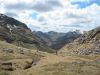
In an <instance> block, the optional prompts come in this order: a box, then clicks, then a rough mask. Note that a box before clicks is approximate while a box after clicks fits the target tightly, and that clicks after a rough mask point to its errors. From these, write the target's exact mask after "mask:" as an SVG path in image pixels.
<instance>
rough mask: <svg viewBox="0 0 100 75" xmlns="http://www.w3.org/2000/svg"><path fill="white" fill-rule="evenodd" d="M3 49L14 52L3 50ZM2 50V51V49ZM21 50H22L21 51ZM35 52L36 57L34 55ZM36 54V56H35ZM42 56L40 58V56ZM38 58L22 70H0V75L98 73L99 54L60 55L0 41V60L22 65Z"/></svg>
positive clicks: (75, 74) (99, 70)
mask: <svg viewBox="0 0 100 75" xmlns="http://www.w3.org/2000/svg"><path fill="white" fill-rule="evenodd" d="M5 49H9V50H13V51H14V52H8V51H5ZM3 50H4V51H3ZM22 50H23V51H22ZM35 54H36V57H35V56H34V55H35ZM37 56H38V58H37ZM40 57H42V58H40ZM34 58H35V59H36V60H37V59H39V61H38V62H37V65H33V66H32V67H31V68H29V69H26V70H23V69H21V68H17V69H16V70H14V71H3V70H1V71H0V75H5V73H9V75H90V74H91V75H99V74H100V55H94V56H61V55H55V54H50V53H46V52H39V53H36V50H31V49H25V48H21V47H17V46H14V45H11V44H8V43H5V42H2V41H0V61H4V60H6V61H12V62H14V63H17V64H18V66H21V67H23V65H24V64H25V62H26V61H30V60H31V59H34Z"/></svg>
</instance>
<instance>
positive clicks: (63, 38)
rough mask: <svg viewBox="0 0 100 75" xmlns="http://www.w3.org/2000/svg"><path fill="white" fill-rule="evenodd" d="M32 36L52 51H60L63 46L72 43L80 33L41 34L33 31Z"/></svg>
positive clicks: (52, 32) (51, 32)
mask: <svg viewBox="0 0 100 75" xmlns="http://www.w3.org/2000/svg"><path fill="white" fill-rule="evenodd" d="M33 34H34V35H36V36H37V37H39V38H40V39H41V41H43V43H45V44H46V45H47V46H49V47H50V48H52V49H56V50H58V49H60V48H62V47H63V46H64V45H65V44H67V43H70V42H72V41H74V40H75V39H76V38H78V37H79V36H80V35H81V33H80V32H79V31H73V32H67V33H60V32H54V31H50V32H41V31H37V32H36V31H34V32H33Z"/></svg>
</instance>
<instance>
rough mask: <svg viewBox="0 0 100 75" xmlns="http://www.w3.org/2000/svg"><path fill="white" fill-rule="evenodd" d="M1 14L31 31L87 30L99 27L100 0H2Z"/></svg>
mask: <svg viewBox="0 0 100 75" xmlns="http://www.w3.org/2000/svg"><path fill="white" fill-rule="evenodd" d="M0 13H2V14H5V15H8V16H10V17H13V18H15V19H17V20H19V21H21V22H23V23H25V24H26V25H27V26H28V27H29V28H31V29H32V31H43V32H47V31H56V32H68V31H74V30H81V31H88V30H91V29H93V28H95V27H98V26H100V23H99V21H100V0H0Z"/></svg>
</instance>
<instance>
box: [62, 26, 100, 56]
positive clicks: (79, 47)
mask: <svg viewBox="0 0 100 75" xmlns="http://www.w3.org/2000/svg"><path fill="white" fill-rule="evenodd" d="M61 53H62V54H63V53H64V54H69V55H74V54H75V55H91V54H98V55H99V54H100V27H97V28H95V29H93V30H90V31H88V32H85V33H84V34H83V35H82V36H81V37H79V38H78V39H77V40H75V41H74V42H72V43H70V44H68V45H65V46H64V47H63V48H62V49H61Z"/></svg>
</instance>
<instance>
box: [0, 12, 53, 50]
mask: <svg viewBox="0 0 100 75" xmlns="http://www.w3.org/2000/svg"><path fill="white" fill-rule="evenodd" d="M0 40H2V41H6V42H8V43H12V44H15V45H17V46H22V47H25V48H33V49H34V48H35V49H37V48H38V50H42V51H52V49H50V48H49V47H47V46H46V45H45V44H43V43H42V42H41V40H40V39H39V38H38V37H36V36H35V35H33V33H32V31H31V30H30V29H29V28H28V27H27V26H26V25H25V24H24V23H22V22H20V21H18V20H16V19H14V18H11V17H8V16H6V15H4V14H0Z"/></svg>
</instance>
